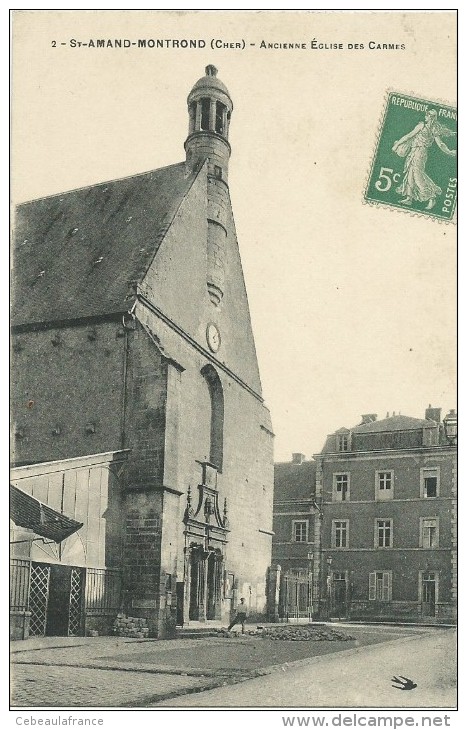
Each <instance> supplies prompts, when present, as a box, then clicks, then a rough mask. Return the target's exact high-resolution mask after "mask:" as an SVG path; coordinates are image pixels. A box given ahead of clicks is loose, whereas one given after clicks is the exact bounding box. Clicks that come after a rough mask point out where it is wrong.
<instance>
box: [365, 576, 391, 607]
mask: <svg viewBox="0 0 467 730" xmlns="http://www.w3.org/2000/svg"><path fill="white" fill-rule="evenodd" d="M369 578H370V580H369V589H368V598H369V600H370V601H385V602H387V601H392V571H391V570H387V571H384V572H381V573H379V572H375V573H370V576H369Z"/></svg>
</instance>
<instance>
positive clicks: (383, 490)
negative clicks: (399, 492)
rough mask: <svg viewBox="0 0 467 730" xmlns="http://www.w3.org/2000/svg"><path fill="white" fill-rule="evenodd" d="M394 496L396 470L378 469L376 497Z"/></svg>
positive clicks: (378, 498) (389, 497)
mask: <svg viewBox="0 0 467 730" xmlns="http://www.w3.org/2000/svg"><path fill="white" fill-rule="evenodd" d="M393 497H394V472H393V471H389V470H387V471H377V472H376V473H375V499H377V500H378V501H381V500H384V499H393Z"/></svg>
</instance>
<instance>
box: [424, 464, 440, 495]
mask: <svg viewBox="0 0 467 730" xmlns="http://www.w3.org/2000/svg"><path fill="white" fill-rule="evenodd" d="M420 493H421V496H422V497H424V498H426V499H432V498H433V497H438V496H439V467H435V468H434V469H433V468H431V469H421V471H420Z"/></svg>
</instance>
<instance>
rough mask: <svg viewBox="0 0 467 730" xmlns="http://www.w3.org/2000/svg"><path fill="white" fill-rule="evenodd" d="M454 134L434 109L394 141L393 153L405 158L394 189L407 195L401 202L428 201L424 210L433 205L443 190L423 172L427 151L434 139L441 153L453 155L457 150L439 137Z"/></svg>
mask: <svg viewBox="0 0 467 730" xmlns="http://www.w3.org/2000/svg"><path fill="white" fill-rule="evenodd" d="M455 134H456V133H455V132H454V131H452V130H450V129H448V128H447V127H444V126H443V125H442V124H440V123H439V122H438V115H437V113H436V111H435V110H434V109H429V110H428V111H427V113H426V114H425V121H424V122H419V124H417V126H416V127H415V128H414V129H412V131H411V132H409V133H408V134H406V135H404V137H401V138H400V139H398V140H397V142H395V143H394V145H393V147H392V150H393V152H395V153H396V155H399V157H405V164H404V177H403V179H402V185H400V186H399V187H398V188H396V191H397V192H398V193H401V194H402V195H405V196H406V197H405V198H404V199H403V200H401V201H400V202H401V203H402V205H412V202H413V201H414V200H417V201H419V202H421V203H427V205H426V210H431V208H433V207H434V205H435V203H436V198H437V197H438V195H441V193H442V190H441V188H440V187H439V186H438V185H436V183H434V182H433V180H432V179H431V177H429V175H427V173H426V171H425V164H426V161H427V156H428V150H429V149H430V147H431V146H432V144H433V142H436V144H437V145H438V147H439V149H440V150H441V151H442V152H444V153H445V154H446V155H449V156H450V157H455V155H456V150H451V149H449V148H448V147H447V145H445V144H444V142H443V141H442V140H441V137H454V136H455Z"/></svg>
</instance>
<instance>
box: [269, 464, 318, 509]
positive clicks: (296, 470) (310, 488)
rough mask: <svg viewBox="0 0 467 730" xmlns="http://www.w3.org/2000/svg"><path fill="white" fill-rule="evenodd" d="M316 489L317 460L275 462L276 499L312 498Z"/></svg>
mask: <svg viewBox="0 0 467 730" xmlns="http://www.w3.org/2000/svg"><path fill="white" fill-rule="evenodd" d="M315 491H316V461H302V463H301V464H296V463H295V462H293V461H287V462H285V463H278V464H274V499H275V500H278V499H304V500H307V499H310V498H312V497H314V495H315Z"/></svg>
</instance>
